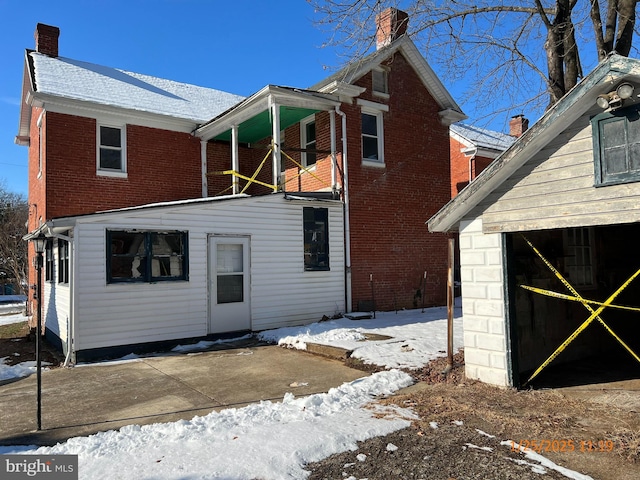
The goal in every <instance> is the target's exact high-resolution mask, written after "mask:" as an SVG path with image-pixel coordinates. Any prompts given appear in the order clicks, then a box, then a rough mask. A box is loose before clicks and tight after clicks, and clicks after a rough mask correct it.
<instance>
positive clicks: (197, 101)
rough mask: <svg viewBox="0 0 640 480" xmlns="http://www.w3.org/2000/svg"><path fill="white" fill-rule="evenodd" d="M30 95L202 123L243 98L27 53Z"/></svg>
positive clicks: (70, 60)
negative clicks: (32, 84)
mask: <svg viewBox="0 0 640 480" xmlns="http://www.w3.org/2000/svg"><path fill="white" fill-rule="evenodd" d="M29 55H30V56H31V58H32V61H33V76H34V79H35V91H36V92H38V93H43V94H49V95H54V96H58V97H64V98H69V99H73V100H81V101H87V102H94V103H97V104H101V105H107V106H114V107H121V108H127V109H131V110H138V111H142V112H148V113H155V114H159V115H167V116H171V117H176V118H182V119H186V120H191V121H194V122H196V123H203V122H205V121H208V120H210V119H211V118H213V117H215V116H216V115H218V114H220V113H222V112H224V111H225V110H227V109H228V108H230V107H232V106H233V105H235V104H237V103H238V102H240V101H242V100H243V99H244V97H242V96H239V95H234V94H231V93H227V92H223V91H220V90H215V89H212V88H205V87H199V86H196V85H190V84H188V83H180V82H175V81H172V80H165V79H163V78H158V77H152V76H149V75H142V74H139V73H133V72H128V71H125V70H120V69H117V68H111V67H104V66H101V65H96V64H93V63H87V62H81V61H78V60H72V59H69V58H64V57H57V58H52V57H49V56H47V55H43V54H40V53H37V52H30V53H29Z"/></svg>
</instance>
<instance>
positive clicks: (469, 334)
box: [460, 219, 510, 386]
mask: <svg viewBox="0 0 640 480" xmlns="http://www.w3.org/2000/svg"><path fill="white" fill-rule="evenodd" d="M460 267H461V272H460V273H461V280H462V314H463V328H464V357H465V370H466V372H465V373H466V375H467V377H469V378H473V379H477V380H481V381H483V382H486V383H491V384H493V385H500V386H507V385H509V384H510V379H509V373H508V358H507V331H506V313H505V306H504V287H503V275H504V272H503V260H502V237H501V235H500V234H498V233H492V234H483V233H482V219H475V220H464V221H462V222H461V224H460Z"/></svg>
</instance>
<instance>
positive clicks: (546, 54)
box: [309, 0, 638, 119]
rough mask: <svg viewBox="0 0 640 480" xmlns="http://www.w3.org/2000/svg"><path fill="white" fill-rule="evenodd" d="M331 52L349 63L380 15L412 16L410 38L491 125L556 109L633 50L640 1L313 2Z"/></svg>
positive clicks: (369, 37)
mask: <svg viewBox="0 0 640 480" xmlns="http://www.w3.org/2000/svg"><path fill="white" fill-rule="evenodd" d="M309 1H310V2H311V3H312V4H313V5H314V7H315V9H316V13H317V15H318V19H317V22H316V23H317V24H318V25H319V26H320V28H325V29H326V30H327V35H328V41H327V43H326V45H331V46H334V47H337V48H339V49H340V50H341V51H342V52H343V53H345V54H347V56H348V57H349V58H352V59H353V58H358V57H359V56H362V55H363V54H364V53H365V52H366V51H367V50H369V49H370V47H371V46H372V44H373V41H374V37H375V35H374V30H375V16H376V15H377V14H378V13H380V12H381V11H382V10H383V9H385V8H387V7H390V6H394V7H397V8H399V9H401V10H404V11H406V12H407V13H408V14H409V17H410V21H409V30H408V34H409V35H410V36H412V38H413V40H414V41H415V43H416V45H418V47H419V48H422V49H423V51H424V52H425V53H426V55H427V58H428V60H429V62H430V63H431V64H432V65H434V67H436V68H437V70H438V71H439V72H440V73H441V74H442V75H443V76H444V77H445V78H446V79H447V80H448V81H450V82H453V83H459V84H461V85H463V86H464V87H465V88H464V94H463V98H461V99H458V100H459V101H460V102H461V103H462V104H464V105H465V108H466V107H467V106H471V108H472V109H473V110H475V111H478V112H484V115H482V116H483V117H485V118H488V119H490V118H491V116H492V115H495V114H498V113H499V114H501V115H502V114H503V113H504V112H505V111H513V112H515V113H521V112H522V111H524V110H526V109H528V110H529V111H532V112H535V113H538V114H539V113H541V112H542V110H544V109H545V108H548V107H549V106H550V105H553V104H554V103H556V102H557V101H558V100H559V99H560V98H561V97H562V96H563V95H564V94H565V93H567V92H568V91H569V90H570V89H571V88H572V87H573V86H575V85H576V83H577V82H578V81H579V79H580V78H581V77H582V75H583V69H585V70H586V69H591V68H593V67H594V66H595V64H596V63H597V62H599V61H601V60H603V59H604V58H605V57H606V56H607V55H609V54H611V53H612V52H616V53H618V54H620V55H624V56H628V55H629V54H630V53H631V51H632V45H633V33H634V30H635V28H636V25H635V20H636V6H637V3H638V0H609V1H600V0H530V1H526V2H505V1H502V0H498V1H489V0H477V1H475V0H474V1H469V0H450V1H447V0H408V1H404V2H399V1H381V0H309Z"/></svg>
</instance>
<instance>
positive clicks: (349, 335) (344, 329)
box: [259, 307, 464, 369]
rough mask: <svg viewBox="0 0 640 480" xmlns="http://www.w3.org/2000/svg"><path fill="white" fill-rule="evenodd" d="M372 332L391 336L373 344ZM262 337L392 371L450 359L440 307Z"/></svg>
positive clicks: (458, 332) (457, 335) (457, 324)
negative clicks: (322, 348) (340, 351)
mask: <svg viewBox="0 0 640 480" xmlns="http://www.w3.org/2000/svg"><path fill="white" fill-rule="evenodd" d="M453 332H454V336H453V347H454V353H455V352H457V351H458V349H460V348H462V347H463V345H464V340H463V335H462V309H461V308H460V307H456V308H455V310H454V327H453ZM367 334H376V335H385V336H388V337H391V338H390V339H386V340H367V341H365V339H366V335H367ZM259 337H260V338H262V339H264V340H267V341H270V342H274V343H278V344H279V345H282V346H288V347H291V348H297V349H301V350H305V349H306V348H307V344H308V343H318V344H322V345H331V346H334V347H340V348H345V349H347V350H352V351H353V353H352V355H351V356H352V357H354V358H358V359H360V360H362V361H363V362H364V363H370V364H374V365H380V366H384V367H387V368H407V369H417V368H420V367H423V366H424V365H426V364H427V363H428V362H429V361H431V360H433V359H435V358H438V357H442V356H446V348H447V308H446V307H435V308H427V309H425V310H424V312H423V311H422V309H417V310H400V311H398V312H397V313H395V312H376V318H375V319H373V318H371V319H365V320H349V319H348V318H340V319H338V320H329V321H325V322H319V323H314V324H311V325H305V326H301V327H289V328H278V329H275V330H267V331H265V332H261V333H260V334H259Z"/></svg>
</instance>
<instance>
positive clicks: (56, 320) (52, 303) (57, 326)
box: [42, 240, 71, 353]
mask: <svg viewBox="0 0 640 480" xmlns="http://www.w3.org/2000/svg"><path fill="white" fill-rule="evenodd" d="M57 241H62V240H53V241H52V243H53V248H52V249H51V254H52V265H51V267H52V281H50V282H43V283H42V305H43V306H44V312H45V314H46V323H45V327H46V328H47V329H49V330H50V331H51V332H53V333H55V334H56V335H57V336H58V337H59V338H60V340H61V341H62V343H63V345H65V347H64V348H65V353H66V343H67V338H68V329H69V323H68V322H69V318H70V316H71V296H70V288H69V284H68V283H58V275H59V273H60V272H59V271H58V269H59V263H58V260H59V258H58V255H59V253H58V252H59V251H58V248H57V243H56V242H57ZM43 277H44V272H43Z"/></svg>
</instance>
